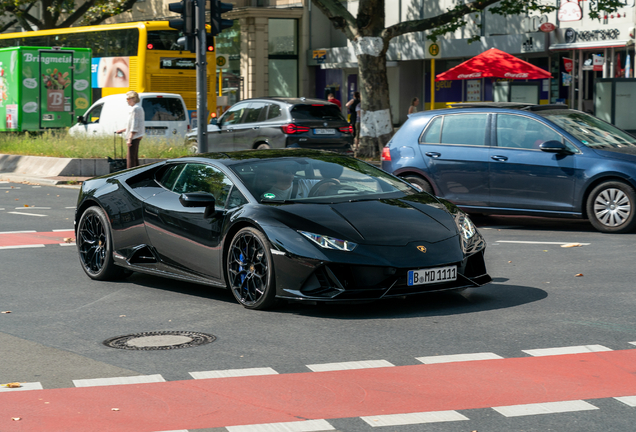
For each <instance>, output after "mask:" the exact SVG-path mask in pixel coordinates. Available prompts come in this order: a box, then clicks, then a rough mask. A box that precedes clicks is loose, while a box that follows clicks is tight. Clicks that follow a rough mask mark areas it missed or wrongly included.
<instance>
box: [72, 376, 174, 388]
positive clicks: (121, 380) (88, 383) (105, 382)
mask: <svg viewBox="0 0 636 432" xmlns="http://www.w3.org/2000/svg"><path fill="white" fill-rule="evenodd" d="M158 382H166V380H165V379H163V377H162V376H161V375H159V374H156V375H139V376H130V377H113V378H93V379H80V380H73V384H75V387H96V386H109V385H119V384H147V383H158Z"/></svg>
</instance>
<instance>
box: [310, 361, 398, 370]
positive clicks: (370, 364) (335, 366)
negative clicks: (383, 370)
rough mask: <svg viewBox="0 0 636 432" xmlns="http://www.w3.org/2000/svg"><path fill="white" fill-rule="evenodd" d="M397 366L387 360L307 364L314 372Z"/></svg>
mask: <svg viewBox="0 0 636 432" xmlns="http://www.w3.org/2000/svg"><path fill="white" fill-rule="evenodd" d="M390 366H395V365H394V364H392V363H389V362H388V361H386V360H367V361H357V362H342V363H323V364H312V365H307V367H308V368H309V369H311V370H312V371H314V372H327V371H337V370H351V369H369V368H380V367H390Z"/></svg>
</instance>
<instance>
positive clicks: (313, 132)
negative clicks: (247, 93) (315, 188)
mask: <svg viewBox="0 0 636 432" xmlns="http://www.w3.org/2000/svg"><path fill="white" fill-rule="evenodd" d="M207 136H208V151H209V152H219V151H233V150H246V149H269V148H285V147H299V148H312V149H321V150H332V151H337V152H341V153H351V152H352V148H351V146H352V144H353V129H352V127H351V125H350V124H349V123H348V122H347V120H346V119H345V117H344V115H343V114H342V112H341V111H340V108H338V106H337V105H335V104H332V103H331V102H327V101H326V100H322V99H307V98H303V97H301V98H283V97H268V98H258V99H246V100H243V101H240V102H238V103H236V104H234V105H232V107H230V109H228V110H227V111H226V112H225V113H224V114H223V115H222V116H221V117H220V118H219V119H218V120H217V119H212V121H211V122H210V124H209V125H208V132H207ZM186 145H188V146H189V147H191V148H192V150H193V151H196V148H197V131H196V129H195V130H193V131H192V132H190V133H188V134H187V135H186Z"/></svg>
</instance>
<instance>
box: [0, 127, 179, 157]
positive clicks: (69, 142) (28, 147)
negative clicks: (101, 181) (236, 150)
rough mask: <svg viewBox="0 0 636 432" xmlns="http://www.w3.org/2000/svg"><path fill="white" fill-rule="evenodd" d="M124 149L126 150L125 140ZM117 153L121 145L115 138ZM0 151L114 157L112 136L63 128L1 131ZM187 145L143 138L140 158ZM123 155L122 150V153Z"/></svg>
mask: <svg viewBox="0 0 636 432" xmlns="http://www.w3.org/2000/svg"><path fill="white" fill-rule="evenodd" d="M123 151H124V152H125V151H126V145H125V144H124V147H123ZM117 153H118V154H117V156H118V157H121V156H120V153H121V146H120V143H119V140H117ZM0 154H15V155H25V156H51V157H66V158H106V157H113V139H112V138H101V139H100V138H97V139H86V138H74V137H71V136H68V135H67V134H66V133H65V132H45V133H42V134H33V135H29V134H19V133H2V134H0ZM188 154H189V153H188V148H187V147H185V146H183V145H178V144H177V145H175V144H171V143H168V142H163V143H161V142H159V143H157V142H148V141H146V142H144V140H143V139H142V140H141V144H140V146H139V158H141V159H162V158H175V157H180V156H187V155H188ZM123 157H125V154H124V156H123Z"/></svg>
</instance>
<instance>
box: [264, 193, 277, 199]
mask: <svg viewBox="0 0 636 432" xmlns="http://www.w3.org/2000/svg"><path fill="white" fill-rule="evenodd" d="M263 198H267V199H272V198H276V195H274V194H273V193H266V194H265V195H263Z"/></svg>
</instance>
